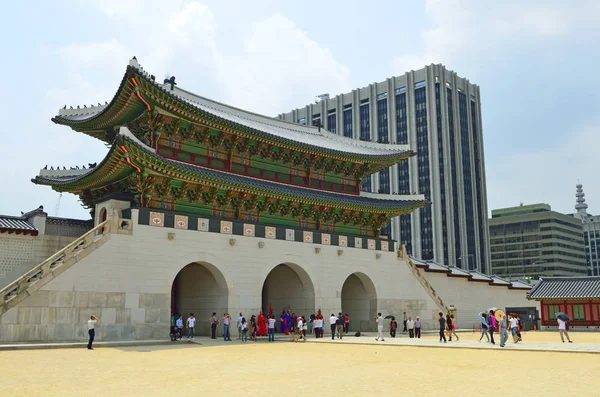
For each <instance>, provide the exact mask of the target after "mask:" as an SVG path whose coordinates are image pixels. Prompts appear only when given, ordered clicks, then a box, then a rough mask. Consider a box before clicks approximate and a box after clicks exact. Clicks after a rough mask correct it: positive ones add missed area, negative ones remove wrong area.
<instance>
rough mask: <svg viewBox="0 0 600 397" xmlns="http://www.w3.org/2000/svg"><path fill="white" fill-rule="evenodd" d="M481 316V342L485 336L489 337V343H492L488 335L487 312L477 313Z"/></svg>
mask: <svg viewBox="0 0 600 397" xmlns="http://www.w3.org/2000/svg"><path fill="white" fill-rule="evenodd" d="M477 317H479V321H481V336H480V337H479V342H481V340H482V339H483V336H484V335H485V337H486V338H487V343H490V336H489V335H488V325H487V314H485V313H479V314H478V315H477Z"/></svg>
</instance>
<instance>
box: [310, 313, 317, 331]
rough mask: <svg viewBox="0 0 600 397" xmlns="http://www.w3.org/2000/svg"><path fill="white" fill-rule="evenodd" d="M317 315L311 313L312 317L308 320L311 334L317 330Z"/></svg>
mask: <svg viewBox="0 0 600 397" xmlns="http://www.w3.org/2000/svg"><path fill="white" fill-rule="evenodd" d="M315 320H316V318H315V315H314V313H313V314H311V315H310V319H309V320H308V323H309V324H310V334H311V335H312V334H313V333H314V332H315Z"/></svg>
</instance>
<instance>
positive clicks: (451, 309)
mask: <svg viewBox="0 0 600 397" xmlns="http://www.w3.org/2000/svg"><path fill="white" fill-rule="evenodd" d="M398 258H399V259H402V260H405V261H406V263H407V264H408V267H409V268H410V271H411V272H412V273H413V275H414V276H415V277H416V279H417V280H419V282H420V283H421V286H423V288H424V289H425V291H427V293H428V294H429V296H430V297H431V299H433V301H434V302H435V304H436V305H437V306H438V307H439V308H440V310H441V311H442V312H444V313H450V314H452V313H454V311H455V309H454V307H453V306H450V307H448V306H446V304H445V303H444V301H443V300H442V298H441V297H440V296H439V295H438V294H437V292H435V289H434V288H433V286H432V285H431V284H430V283H429V281H427V279H426V278H425V276H423V275H422V274H421V271H420V270H419V268H418V267H417V265H415V263H414V262H413V261H412V260H411V259H410V256H408V254H407V253H406V247H405V246H404V244H403V245H401V246H400V249H399V250H398Z"/></svg>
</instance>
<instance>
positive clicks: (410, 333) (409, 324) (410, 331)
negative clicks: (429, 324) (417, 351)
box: [406, 316, 415, 338]
mask: <svg viewBox="0 0 600 397" xmlns="http://www.w3.org/2000/svg"><path fill="white" fill-rule="evenodd" d="M406 328H407V329H408V337H409V338H414V337H415V322H414V321H413V319H412V317H411V316H408V321H407V322H406Z"/></svg>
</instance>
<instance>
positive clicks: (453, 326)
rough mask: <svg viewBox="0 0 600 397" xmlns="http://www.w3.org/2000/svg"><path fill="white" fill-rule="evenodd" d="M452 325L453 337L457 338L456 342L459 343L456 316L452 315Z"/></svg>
mask: <svg viewBox="0 0 600 397" xmlns="http://www.w3.org/2000/svg"><path fill="white" fill-rule="evenodd" d="M450 323H451V324H452V327H451V328H452V335H454V336H456V341H457V342H458V341H459V339H458V334H457V333H456V319H455V318H454V314H451V315H450Z"/></svg>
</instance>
